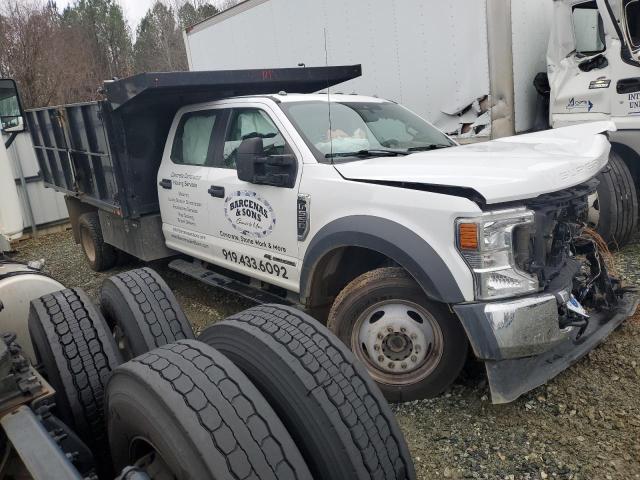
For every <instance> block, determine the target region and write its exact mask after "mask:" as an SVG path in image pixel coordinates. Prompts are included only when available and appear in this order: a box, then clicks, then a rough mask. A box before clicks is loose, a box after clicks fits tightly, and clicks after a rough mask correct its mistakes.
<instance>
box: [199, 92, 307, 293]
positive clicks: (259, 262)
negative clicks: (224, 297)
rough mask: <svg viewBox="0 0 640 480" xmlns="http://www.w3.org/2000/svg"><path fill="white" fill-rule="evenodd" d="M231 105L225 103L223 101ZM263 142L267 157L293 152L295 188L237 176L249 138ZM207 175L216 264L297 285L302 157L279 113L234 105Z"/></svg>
mask: <svg viewBox="0 0 640 480" xmlns="http://www.w3.org/2000/svg"><path fill="white" fill-rule="evenodd" d="M227 106H229V105H227ZM255 137H259V138H262V140H263V146H264V147H263V148H264V155H265V157H268V156H271V155H282V154H294V155H295V156H296V159H297V161H298V168H297V178H296V182H295V185H294V187H293V188H286V187H276V186H271V185H258V184H253V183H248V182H244V181H241V180H239V179H238V176H237V171H236V161H235V159H236V155H237V151H238V147H239V146H240V143H241V142H242V141H243V140H244V139H247V138H255ZM221 150H222V151H221V154H220V155H219V156H218V161H217V164H216V165H215V168H212V169H211V172H210V174H209V182H210V189H211V192H212V196H214V199H213V201H212V202H210V210H209V218H210V223H211V224H212V226H214V233H213V234H214V235H215V236H216V237H217V239H216V243H217V245H216V254H217V256H218V261H217V262H216V263H219V264H220V265H223V266H225V267H227V268H230V269H233V270H237V271H240V272H243V273H246V274H247V275H250V276H252V277H255V278H259V279H261V280H264V281H265V282H268V283H272V284H275V285H279V286H282V287H284V288H287V289H290V290H294V291H296V290H297V289H298V279H299V272H298V258H297V252H298V239H297V200H298V198H297V196H298V187H299V179H300V174H301V169H302V162H301V156H300V154H299V152H297V150H296V149H295V145H294V144H293V142H292V141H291V139H290V138H288V135H287V133H286V129H285V128H284V127H283V124H282V123H281V121H280V119H279V118H278V116H277V114H276V113H275V112H274V111H273V110H271V109H270V107H269V106H268V105H267V104H260V103H250V104H248V103H245V104H239V105H232V108H231V110H230V112H229V119H228V123H227V127H226V129H225V134H224V139H223V147H222V149H221Z"/></svg>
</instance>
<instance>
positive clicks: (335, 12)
mask: <svg viewBox="0 0 640 480" xmlns="http://www.w3.org/2000/svg"><path fill="white" fill-rule="evenodd" d="M551 13H552V1H551V0H542V1H541V0H491V1H486V0H463V1H460V0H458V1H455V2H451V1H450V2H442V1H440V0H389V1H385V2H374V1H373V0H350V1H348V2H345V1H343V0H322V1H318V0H247V1H245V2H242V3H240V4H239V5H237V6H236V7H234V8H231V9H229V10H227V11H225V12H223V13H222V14H220V15H216V16H214V17H212V18H209V19H208V20H205V21H203V22H201V23H199V24H197V25H194V26H193V27H191V28H189V29H187V31H186V32H185V44H186V48H187V55H188V58H189V68H190V69H191V70H221V69H239V68H259V67H270V68H271V67H294V66H296V65H298V64H304V65H307V66H318V65H325V64H326V63H327V64H333V65H339V64H354V63H361V64H362V67H363V76H362V77H360V78H358V79H355V80H352V81H350V82H348V83H346V84H344V85H340V87H339V89H338V91H342V92H344V93H352V92H357V93H359V94H365V95H375V96H379V97H382V98H386V99H389V100H394V101H397V102H399V103H401V104H403V105H406V106H407V107H409V108H410V109H412V110H413V111H415V112H416V113H417V114H419V115H420V116H422V117H424V118H426V119H428V120H429V121H431V122H433V123H434V124H435V125H437V126H438V127H440V128H442V129H443V130H444V131H446V132H447V133H453V134H457V135H456V136H457V137H458V138H459V139H460V138H461V137H462V138H464V137H480V139H488V138H489V137H492V138H498V137H501V136H507V135H513V134H514V133H520V132H524V131H527V130H531V129H532V127H533V122H534V119H535V111H536V103H537V93H536V91H535V89H534V88H533V85H532V81H533V78H534V77H535V74H536V73H537V72H539V71H543V70H545V69H546V60H545V57H546V51H547V42H548V38H549V32H550V26H551V21H550V19H551ZM509 19H510V21H509ZM505 20H506V21H505Z"/></svg>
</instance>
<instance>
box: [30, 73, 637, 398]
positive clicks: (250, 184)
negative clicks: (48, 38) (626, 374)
mask: <svg viewBox="0 0 640 480" xmlns="http://www.w3.org/2000/svg"><path fill="white" fill-rule="evenodd" d="M358 75H360V69H359V67H357V66H346V67H323V68H300V69H276V70H267V71H226V72H184V73H165V74H162V73H152V74H142V75H138V76H134V77H131V78H129V79H123V80H118V81H113V82H106V83H105V95H106V99H105V100H103V101H100V102H96V103H91V104H82V105H69V106H63V107H57V108H55V109H53V110H55V111H54V112H52V111H51V109H39V110H36V111H29V112H27V121H28V124H29V127H30V130H31V132H32V135H33V137H34V144H35V145H36V146H35V148H36V152H37V154H38V158H39V159H40V160H41V165H42V170H43V172H46V175H48V176H47V178H48V182H49V184H50V185H51V186H52V187H53V188H56V189H58V190H60V191H63V192H65V193H66V195H67V201H68V205H69V211H70V216H71V219H72V224H73V227H74V235H76V239H77V241H78V243H81V244H82V246H83V248H84V250H85V253H86V254H87V258H88V260H89V262H90V264H91V265H92V266H93V267H94V268H95V269H96V270H99V269H107V268H109V267H110V266H111V265H112V264H113V263H112V262H113V258H114V255H115V254H117V252H118V251H124V252H126V253H128V254H130V255H134V256H136V257H138V258H141V259H143V260H153V259H158V258H171V257H173V256H175V255H176V254H180V255H181V256H180V257H179V258H175V259H171V260H170V263H169V265H170V267H171V268H173V269H175V270H177V271H179V272H182V273H184V274H185V275H188V276H191V277H194V278H197V279H199V280H201V281H203V282H205V283H207V284H209V285H214V286H216V287H220V288H223V289H226V290H231V291H233V292H236V293H239V294H240V295H244V296H245V297H248V298H250V299H252V300H254V301H257V302H259V303H283V302H284V303H291V304H294V305H296V306H297V307H298V308H300V309H304V310H307V311H309V312H310V313H312V314H313V316H314V317H315V318H316V319H317V320H318V321H320V322H323V323H326V324H327V325H328V327H329V328H330V329H331V330H332V331H333V332H335V333H336V334H337V335H338V336H339V337H340V339H341V340H342V341H343V342H344V343H345V344H346V345H348V346H349V347H350V348H351V349H352V350H353V351H354V353H355V354H356V356H357V357H358V358H359V359H360V360H361V361H362V363H363V364H364V365H365V366H366V367H367V369H368V371H369V373H370V374H371V375H372V377H373V378H374V379H375V380H376V381H377V383H378V385H379V386H380V388H381V389H382V390H383V392H384V393H385V395H386V396H387V398H388V399H390V400H394V401H402V400H413V399H418V398H424V397H428V396H433V395H437V394H439V393H440V392H442V391H443V390H444V389H446V388H447V387H448V386H449V385H450V384H451V383H452V382H453V381H454V380H455V378H456V377H457V375H458V374H459V372H460V370H461V369H462V366H463V364H464V363H465V362H466V360H467V358H468V355H469V353H470V352H472V353H473V355H474V356H475V357H476V358H478V359H479V360H480V361H482V362H483V363H484V364H485V366H486V370H487V374H488V378H489V384H490V386H491V390H492V397H493V400H494V401H495V402H508V401H511V400H513V399H515V398H517V397H518V396H519V395H521V394H522V393H524V392H526V391H528V390H530V389H531V388H534V387H536V386H538V385H540V384H542V383H544V382H545V381H546V380H548V379H549V378H551V377H553V376H555V375H557V374H558V373H559V372H561V371H562V370H563V369H565V368H567V367H568V366H569V365H570V364H572V363H573V362H574V361H575V360H576V359H577V358H580V357H581V356H583V355H584V354H586V353H587V352H588V351H589V350H590V349H591V348H593V346H594V345H596V344H597V343H599V342H600V341H602V340H603V339H604V338H605V337H606V336H607V335H608V334H609V333H610V332H611V331H612V330H613V329H614V328H615V327H616V326H617V325H619V324H620V323H621V322H622V321H624V320H625V319H626V318H627V317H628V316H629V315H630V314H632V313H633V312H634V311H635V307H636V301H635V299H634V297H632V296H631V295H629V294H628V293H627V292H626V291H625V290H624V288H622V286H621V285H620V282H619V281H618V280H617V279H615V278H613V277H611V276H610V275H609V274H608V272H607V262H606V259H605V258H604V257H603V256H602V254H601V253H600V251H599V247H598V245H599V244H601V242H600V241H599V240H598V238H599V237H598V236H597V235H596V234H594V233H593V232H592V231H590V230H588V229H585V225H586V215H587V211H588V207H587V198H588V196H589V195H590V194H592V193H593V192H594V191H595V189H596V187H597V180H595V177H596V176H597V175H598V174H600V173H601V172H602V171H603V169H606V167H607V162H608V157H609V150H610V144H609V142H608V139H607V135H608V134H609V133H610V132H612V131H614V130H615V126H614V125H613V124H612V123H611V122H596V123H592V124H587V125H577V126H570V127H567V128H563V129H557V130H551V131H545V132H538V133H533V134H528V135H522V136H518V137H510V138H504V139H500V140H495V141H491V142H486V143H481V144H471V145H465V146H460V145H458V144H457V143H456V142H454V141H453V140H452V139H450V138H449V137H448V136H447V135H445V134H444V133H442V132H441V131H440V130H438V129H437V128H435V127H434V126H433V125H431V124H430V123H429V122H427V121H425V120H424V119H422V118H420V117H419V116H418V115H416V114H415V113H413V112H411V111H410V110H408V109H406V108H405V107H403V106H401V105H399V104H397V103H395V102H391V101H387V100H384V99H380V98H375V97H366V96H360V95H344V94H334V93H331V92H330V91H329V92H327V91H325V92H321V93H314V92H317V91H318V90H320V89H323V88H329V87H330V86H331V85H333V84H338V83H340V82H341V81H344V80H346V79H349V78H354V76H358ZM58 119H60V121H58ZM48 132H53V134H52V135H50V134H49V133H48ZM68 162H70V163H68ZM67 166H69V167H70V166H73V168H67ZM61 167H62V168H61ZM154 202H155V203H154ZM185 257H186V258H185ZM309 368H311V369H312V368H313V366H312V365H310V366H309ZM531 372H533V373H531Z"/></svg>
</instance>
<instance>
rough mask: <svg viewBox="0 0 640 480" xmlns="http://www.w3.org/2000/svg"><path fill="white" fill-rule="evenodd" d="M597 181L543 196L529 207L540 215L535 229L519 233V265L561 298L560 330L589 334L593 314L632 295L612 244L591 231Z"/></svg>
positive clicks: (527, 228)
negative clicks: (591, 204) (619, 270)
mask: <svg viewBox="0 0 640 480" xmlns="http://www.w3.org/2000/svg"><path fill="white" fill-rule="evenodd" d="M597 186H598V180H596V179H595V178H594V179H592V180H590V181H588V182H586V183H583V184H581V185H578V186H576V187H573V188H570V189H567V190H563V191H560V192H556V193H552V194H548V195H543V196H540V197H538V198H536V199H534V200H532V201H529V202H528V203H527V207H528V208H530V209H531V210H533V211H534V212H535V222H534V224H533V225H530V226H525V227H522V228H519V229H517V230H516V231H515V232H514V235H515V236H516V238H515V239H514V240H515V246H516V247H515V249H516V251H515V256H516V261H517V263H518V265H519V266H520V267H521V268H522V269H523V270H525V271H527V272H529V273H531V274H534V275H536V276H537V277H538V280H539V283H540V286H541V288H542V289H543V290H544V291H546V292H550V293H555V292H562V293H557V295H565V296H566V292H567V291H568V290H569V288H570V290H571V294H572V296H571V297H570V298H559V300H560V301H559V302H558V304H559V305H561V306H560V307H559V308H560V310H561V311H559V315H560V326H561V328H565V327H570V326H573V327H579V328H580V332H582V331H584V330H585V329H586V328H587V326H588V323H589V312H600V311H603V310H611V309H613V308H615V307H616V306H617V304H618V300H619V299H620V298H621V297H622V295H623V294H624V293H625V292H627V291H629V289H625V288H624V287H623V286H622V284H621V282H620V280H619V279H618V278H616V277H615V267H614V265H613V262H612V257H611V254H610V253H609V250H608V248H607V244H606V242H605V241H604V240H603V239H602V238H601V237H600V236H599V235H598V234H597V233H596V232H595V230H593V229H592V228H590V227H589V225H588V223H587V217H588V210H589V204H588V200H587V199H588V196H589V195H590V194H592V193H593V192H595V190H596V187H597Z"/></svg>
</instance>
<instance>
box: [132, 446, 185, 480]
mask: <svg viewBox="0 0 640 480" xmlns="http://www.w3.org/2000/svg"><path fill="white" fill-rule="evenodd" d="M129 458H130V459H131V462H130V463H131V464H132V465H133V466H134V467H136V468H139V469H141V470H142V471H143V472H145V473H147V474H148V475H149V476H150V478H154V479H157V480H174V479H175V478H176V476H175V474H174V472H173V471H172V470H171V468H170V467H169V465H168V464H167V462H166V461H165V459H164V458H163V456H162V455H161V454H160V452H158V449H157V448H156V446H155V445H154V444H153V443H151V442H150V441H149V440H148V439H146V438H145V437H142V436H136V437H134V438H132V439H131V442H130V443H129Z"/></svg>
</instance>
